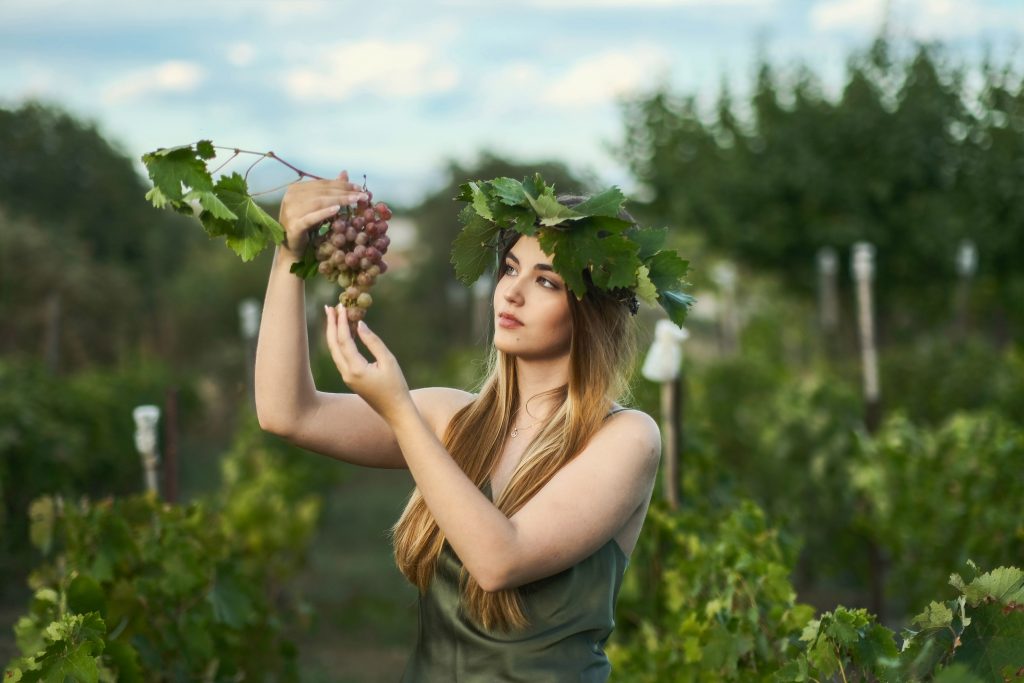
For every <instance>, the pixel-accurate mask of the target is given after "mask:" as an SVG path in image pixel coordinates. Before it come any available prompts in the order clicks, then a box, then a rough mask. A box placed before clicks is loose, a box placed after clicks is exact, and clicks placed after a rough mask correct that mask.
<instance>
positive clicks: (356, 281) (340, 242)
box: [312, 188, 391, 323]
mask: <svg viewBox="0 0 1024 683" xmlns="http://www.w3.org/2000/svg"><path fill="white" fill-rule="evenodd" d="M363 191H364V192H365V193H366V195H367V197H368V198H369V199H368V200H359V202H357V203H356V206H355V208H354V209H353V208H351V207H348V206H346V207H343V208H342V209H341V211H339V212H338V214H337V215H336V216H335V217H334V218H333V219H332V220H331V221H330V222H328V223H324V224H323V225H322V226H321V227H320V229H319V230H317V231H316V232H314V233H313V236H312V240H313V247H314V249H315V253H316V260H317V261H318V262H319V265H318V266H317V270H319V271H320V274H321V275H323V276H324V277H326V278H327V279H328V280H330V281H331V282H336V283H338V285H339V286H341V288H342V289H343V291H342V293H341V295H340V296H339V297H338V302H339V303H340V304H341V305H342V306H344V307H345V312H346V314H347V316H348V320H349V322H351V323H354V322H357V321H359V320H362V319H363V317H364V316H365V315H366V309H368V308H369V307H370V306H371V305H372V304H373V297H372V296H370V291H369V290H370V287H372V286H373V283H374V282H376V280H377V276H378V275H381V274H383V273H386V272H387V270H388V264H387V263H386V262H385V261H384V259H383V256H384V254H386V253H387V251H388V245H390V244H391V238H389V237H388V235H387V232H388V220H390V219H391V209H390V208H388V205H387V204H385V203H384V202H377V203H376V204H373V205H371V204H370V201H372V200H373V193H371V192H370V191H369V190H366V189H365V188H364V190H363Z"/></svg>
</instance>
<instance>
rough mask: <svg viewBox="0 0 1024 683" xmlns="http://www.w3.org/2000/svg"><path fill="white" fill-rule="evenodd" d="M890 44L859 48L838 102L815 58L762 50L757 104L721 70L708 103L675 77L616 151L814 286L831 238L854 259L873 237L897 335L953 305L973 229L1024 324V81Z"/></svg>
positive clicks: (687, 216)
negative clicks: (806, 60)
mask: <svg viewBox="0 0 1024 683" xmlns="http://www.w3.org/2000/svg"><path fill="white" fill-rule="evenodd" d="M893 52H894V48H893V45H891V44H890V43H889V42H887V41H886V40H884V39H878V40H876V41H875V42H874V43H873V44H872V45H871V46H870V48H869V49H867V50H865V51H864V52H863V53H857V54H854V55H853V56H851V58H850V59H849V61H848V66H847V71H848V73H847V81H846V84H845V87H844V89H843V92H842V95H841V96H840V97H839V98H838V99H837V100H836V101H830V100H828V99H827V98H825V97H824V95H823V94H822V91H821V87H820V85H819V83H818V81H817V79H816V77H815V76H814V74H813V72H811V71H810V70H808V69H807V68H806V67H800V68H799V69H797V70H796V71H795V73H794V75H793V76H792V78H791V79H790V83H789V84H788V85H787V84H786V83H785V81H784V79H783V77H781V76H780V75H779V74H777V73H776V70H775V69H774V67H773V66H772V65H771V64H770V63H768V62H767V61H765V60H764V58H762V59H761V61H760V64H759V66H758V73H757V78H756V82H755V85H754V87H753V89H752V93H751V95H750V99H749V102H748V103H745V106H743V107H737V105H736V104H735V103H734V102H733V99H732V96H731V94H730V92H729V88H728V87H727V84H725V83H723V85H722V88H721V91H720V95H719V99H718V103H717V106H716V110H715V112H714V113H713V114H712V115H711V116H704V115H702V114H701V112H700V111H698V107H697V105H696V99H695V98H694V97H693V96H685V95H683V96H680V95H675V94H672V93H671V92H669V91H668V88H667V87H666V86H662V87H660V88H658V89H657V90H656V91H654V92H652V93H649V94H646V95H643V96H640V97H638V98H635V99H633V100H630V101H627V102H625V103H624V105H623V113H624V123H625V133H624V139H623V141H622V143H621V144H620V145H619V146H618V148H617V152H618V154H619V156H620V158H622V159H623V160H624V161H625V162H626V163H627V164H628V165H629V167H630V168H631V169H632V171H633V172H634V174H635V175H636V176H637V178H638V179H639V180H640V181H641V182H642V183H643V184H644V185H645V186H646V188H647V189H648V191H649V193H650V203H649V206H648V207H647V209H648V210H649V211H651V212H652V213H654V214H655V215H659V216H661V217H662V219H663V220H671V221H672V222H673V223H674V224H675V225H678V226H683V227H684V228H685V229H688V230H692V231H697V232H700V233H702V234H704V235H705V236H706V238H707V241H708V243H709V245H710V246H712V247H715V248H717V249H719V250H721V251H723V252H726V253H728V254H729V255H731V256H735V257H737V258H739V259H740V260H742V261H743V262H744V263H746V264H747V265H749V266H752V267H757V268H762V269H765V270H767V271H770V272H773V273H775V274H777V275H778V276H779V278H780V279H781V280H782V281H783V282H784V283H785V284H787V285H788V286H789V287H790V288H792V289H793V290H795V291H796V292H798V293H803V294H804V295H805V296H810V295H811V294H812V292H813V288H814V283H815V270H814V264H815V259H814V256H815V253H816V252H817V250H818V249H819V248H820V247H823V246H832V247H835V248H838V249H839V250H840V253H841V254H842V255H843V256H844V258H842V259H841V262H842V268H843V269H844V270H848V268H849V264H848V258H846V255H848V254H849V248H850V247H851V246H852V244H853V243H854V242H856V241H858V240H868V241H870V242H872V243H874V244H875V245H876V247H877V248H878V265H877V276H876V287H877V290H878V292H879V297H878V298H879V303H880V313H881V317H882V319H883V322H886V321H887V322H888V323H889V330H888V331H889V333H890V334H892V335H896V334H898V333H900V332H902V331H911V330H915V329H917V326H918V325H919V324H920V323H922V322H930V323H936V322H946V321H947V320H948V319H949V317H950V315H951V307H950V303H949V300H950V298H951V292H952V289H953V286H954V282H955V278H956V274H955V265H954V263H955V260H954V259H955V254H956V248H957V243H958V242H959V241H960V240H961V239H964V238H970V239H972V240H973V241H974V242H975V244H976V245H977V247H978V252H979V266H978V273H979V278H980V283H979V284H980V286H979V288H978V290H979V291H980V292H982V294H979V295H978V297H977V298H978V301H976V304H980V303H986V304H987V305H988V306H989V313H990V314H991V315H994V316H995V317H997V318H1000V319H1003V320H1009V321H1011V322H1012V323H1013V324H1016V325H1017V326H1018V329H1020V327H1019V326H1021V325H1024V315H1022V313H1021V312H1022V311H1024V305H1022V302H1024V271H1021V269H1020V268H1019V265H1018V264H1017V263H1015V261H1017V260H1019V257H1020V254H1024V166H1022V165H1021V164H1020V159H1021V158H1022V156H1024V106H1022V104H1024V80H1022V79H1021V78H1020V76H1017V75H1015V74H1014V73H1013V71H1012V69H1011V68H1010V67H1009V66H1007V67H1004V68H1002V69H996V68H995V67H993V66H992V65H991V64H989V63H988V62H986V63H985V64H984V66H983V67H982V69H981V70H980V75H981V81H982V83H981V85H980V89H978V88H977V87H976V86H972V87H969V86H968V79H967V77H966V75H965V70H964V69H963V68H962V67H953V66H950V65H949V64H948V63H947V61H946V60H945V59H944V56H943V53H942V51H941V49H940V48H939V47H936V46H927V45H919V46H916V48H915V49H914V51H913V52H912V54H910V55H909V56H908V57H906V58H905V59H902V60H899V59H896V58H894V57H893ZM737 109H741V110H745V111H748V112H749V115H748V116H746V117H740V116H739V115H737V114H736V113H735V112H736V110H737ZM843 280H844V281H847V282H848V281H849V277H848V276H846V277H844V278H843ZM884 331H885V329H884V327H883V332H884ZM1008 335H1009V331H1008V330H1007V331H1006V332H1005V334H1003V336H1004V337H1006V336H1008Z"/></svg>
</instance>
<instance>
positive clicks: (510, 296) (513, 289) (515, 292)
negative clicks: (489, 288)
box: [505, 284, 523, 303]
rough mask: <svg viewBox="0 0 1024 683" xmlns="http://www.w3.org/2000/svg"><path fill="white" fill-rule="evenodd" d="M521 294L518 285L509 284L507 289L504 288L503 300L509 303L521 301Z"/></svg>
mask: <svg viewBox="0 0 1024 683" xmlns="http://www.w3.org/2000/svg"><path fill="white" fill-rule="evenodd" d="M522 299H523V295H522V294H521V293H520V291H519V287H518V286H517V285H515V284H512V285H509V287H508V289H506V290H505V301H508V302H509V303H517V302H520V301H522Z"/></svg>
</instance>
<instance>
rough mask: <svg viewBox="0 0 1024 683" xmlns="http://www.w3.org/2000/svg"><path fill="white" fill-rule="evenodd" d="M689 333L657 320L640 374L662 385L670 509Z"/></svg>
mask: <svg viewBox="0 0 1024 683" xmlns="http://www.w3.org/2000/svg"><path fill="white" fill-rule="evenodd" d="M689 336H690V333H689V332H688V331H687V329H686V328H685V327H679V326H677V325H676V324H675V323H673V322H672V321H671V320H665V319H662V320H659V321H658V324H657V325H656V326H655V328H654V342H653V343H652V344H651V348H650V349H649V350H648V351H647V357H646V358H645V359H644V364H643V368H642V369H641V371H640V372H641V374H642V375H643V376H644V378H645V379H648V380H650V381H652V382H657V383H659V384H660V385H661V424H662V428H661V429H662V439H661V447H662V456H661V463H662V464H661V466H662V475H663V478H662V484H663V486H664V489H663V491H664V493H663V495H664V498H665V502H666V503H668V506H669V508H670V509H672V510H676V509H678V508H679V454H678V449H679V440H680V439H679V437H680V435H681V433H682V426H683V421H682V417H681V411H680V405H679V399H680V398H681V393H682V392H681V391H680V387H681V385H682V372H681V368H682V362H683V342H684V341H686V339H687V338H688V337H689Z"/></svg>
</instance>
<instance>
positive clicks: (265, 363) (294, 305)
mask: <svg viewBox="0 0 1024 683" xmlns="http://www.w3.org/2000/svg"><path fill="white" fill-rule="evenodd" d="M296 260H297V258H296V257H295V256H294V255H293V254H292V253H291V252H289V251H288V250H286V249H284V248H283V247H282V246H280V245H279V246H278V247H277V249H276V251H275V252H274V264H273V266H272V267H271V269H270V279H269V282H268V283H267V293H266V297H265V298H264V301H263V317H262V319H261V321H260V332H259V340H258V341H257V344H256V374H255V377H256V387H255V391H256V415H257V417H258V419H259V422H260V426H261V427H262V428H263V429H266V430H267V431H270V432H275V433H279V434H285V433H287V432H288V431H289V430H290V429H291V428H292V427H293V426H294V425H295V423H296V422H297V421H298V419H299V417H300V416H301V415H302V414H303V412H304V411H306V410H309V409H310V408H311V406H312V403H313V401H314V399H315V396H316V386H315V385H314V383H313V374H312V372H311V371H310V367H309V338H308V335H307V333H306V302H305V282H304V281H303V280H302V279H301V278H299V277H297V276H296V275H295V274H294V273H291V272H289V268H290V267H291V264H292V263H294V262H295V261H296Z"/></svg>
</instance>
